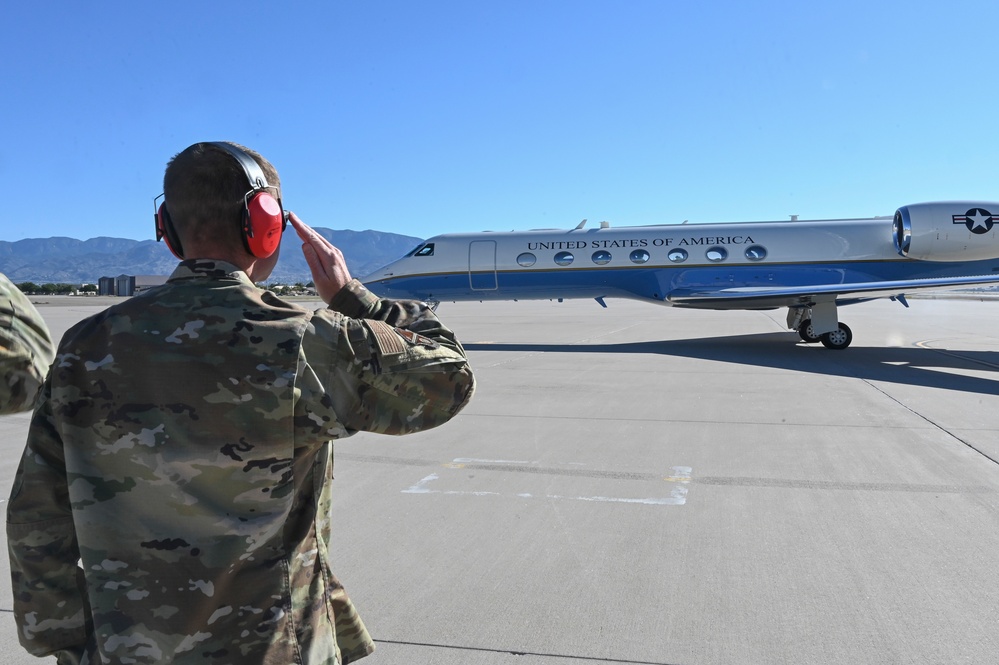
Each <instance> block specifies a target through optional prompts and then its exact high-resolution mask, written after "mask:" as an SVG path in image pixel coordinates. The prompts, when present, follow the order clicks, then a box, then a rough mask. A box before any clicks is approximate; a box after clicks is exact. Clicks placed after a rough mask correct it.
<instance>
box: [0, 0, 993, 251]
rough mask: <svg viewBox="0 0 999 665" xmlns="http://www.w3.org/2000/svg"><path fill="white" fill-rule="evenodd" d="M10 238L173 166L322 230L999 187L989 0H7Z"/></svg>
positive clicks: (111, 200) (131, 207) (145, 191)
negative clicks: (188, 158)
mask: <svg viewBox="0 0 999 665" xmlns="http://www.w3.org/2000/svg"><path fill="white" fill-rule="evenodd" d="M5 24H6V25H7V30H6V31H5V36H4V39H3V40H2V41H0V58H2V62H3V63H4V65H3V67H2V68H0V86H2V90H3V99H4V103H3V104H2V108H0V114H2V115H0V117H2V120H3V122H2V126H3V130H4V138H3V142H2V144H0V177H2V179H3V182H4V183H5V184H6V197H5V199H6V201H5V205H4V206H3V207H2V209H3V211H2V221H0V240H8V241H11V240H19V239H22V238H37V237H42V238H44V237H50V236H70V237H75V238H81V239H85V238H91V237H96V236H115V237H124V238H136V239H143V238H151V237H152V210H153V204H152V200H153V197H154V196H155V195H156V194H158V193H159V192H160V191H161V183H162V175H163V168H164V166H165V164H166V162H167V160H168V159H169V158H170V157H171V156H172V155H174V154H175V153H177V152H179V151H180V150H182V149H184V148H185V147H186V146H188V145H189V144H191V143H194V142H196V141H200V140H233V141H237V142H239V143H243V144H246V145H248V146H250V147H252V148H254V149H256V150H258V151H260V152H261V153H262V154H264V155H265V156H267V157H268V158H269V159H270V160H271V161H272V162H273V163H274V164H275V166H276V167H277V168H278V170H279V171H280V173H281V176H282V180H283V184H284V187H283V189H284V192H283V193H284V202H285V204H286V207H288V208H290V209H292V210H295V211H296V212H298V213H299V215H301V216H302V217H303V219H305V220H306V221H307V222H308V223H310V224H312V225H313V226H323V227H329V228H334V229H345V228H346V229H355V230H364V229H376V230H380V231H390V232H395V233H403V234H406V235H412V236H420V237H429V236H431V235H434V234H438V233H445V232H452V231H474V230H511V229H529V228H538V227H566V228H570V227H572V226H575V225H576V224H577V223H578V222H579V220H580V219H582V218H588V219H589V220H590V223H591V224H595V223H597V222H599V221H600V220H609V221H610V222H611V223H612V224H614V225H635V224H654V223H672V222H680V221H683V220H685V219H689V220H690V221H692V222H693V221H741V220H770V219H787V218H788V216H789V215H792V214H797V215H800V216H801V217H802V218H803V219H804V218H810V219H816V218H818V219H821V218H832V217H861V216H872V215H890V214H892V213H893V212H894V210H895V208H896V207H898V206H900V205H903V204H906V203H915V202H918V201H925V200H937V199H977V200H985V201H992V200H997V199H999V186H997V185H999V183H997V180H996V176H997V168H996V166H995V165H994V162H995V155H997V154H999V150H997V147H999V146H997V142H999V132H997V131H996V116H997V111H999V103H997V92H996V90H997V86H996V82H997V75H996V72H997V71H999V57H997V55H996V53H997V50H996V48H995V45H994V43H993V42H994V40H993V38H992V33H993V32H994V30H995V26H996V25H999V3H995V2H994V0H989V1H982V2H951V3H946V4H945V3H911V2H894V1H891V2H870V0H865V1H863V2H853V1H852V0H848V1H845V2H838V3H806V2H801V1H800V0H797V1H795V2H761V3H743V2H710V1H706V2H702V3H692V2H672V1H667V0H661V1H654V2H653V1H644V0H621V1H611V0H606V1H600V2H596V1H589V0H573V1H572V2H567V1H564V2H545V1H543V0H533V1H521V0H504V1H503V2H482V1H479V0H476V1H474V2H473V1H471V0H466V1H463V2H453V1H448V0H441V1H434V2H413V1H411V0H410V1H398V2H397V1H391V2H389V1H382V0H364V1H361V0H357V1H354V2H347V1H346V0H340V1H338V2H296V1H294V0H291V1H290V2H288V3H286V6H284V7H280V6H279V5H278V4H277V3H257V2H252V1H251V2H229V1H227V0H223V1H219V2H210V3H205V2H188V1H187V0H180V1H177V2H172V3H167V4H163V3H145V2H134V1H129V2H99V1H98V2H88V3H84V2H79V1H69V0H64V1H63V2H58V3H50V2H44V1H43V2H37V3H28V2H22V3H15V4H13V5H11V6H10V7H8V8H7V9H6V10H5Z"/></svg>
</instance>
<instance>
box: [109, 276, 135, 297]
mask: <svg viewBox="0 0 999 665" xmlns="http://www.w3.org/2000/svg"><path fill="white" fill-rule="evenodd" d="M114 294H115V295H116V296H134V295H135V275H118V276H117V277H115V279H114Z"/></svg>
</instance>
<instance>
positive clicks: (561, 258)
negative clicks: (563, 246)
mask: <svg viewBox="0 0 999 665" xmlns="http://www.w3.org/2000/svg"><path fill="white" fill-rule="evenodd" d="M574 258H575V257H574V256H573V255H572V252H559V253H558V254H556V255H555V263H557V264H558V265H560V266H567V265H569V264H570V263H572V261H573V259H574Z"/></svg>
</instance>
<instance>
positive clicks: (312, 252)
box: [288, 212, 351, 304]
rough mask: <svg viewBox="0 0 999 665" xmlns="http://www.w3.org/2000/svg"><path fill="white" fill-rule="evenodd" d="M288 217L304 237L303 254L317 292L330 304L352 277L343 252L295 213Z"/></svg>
mask: <svg viewBox="0 0 999 665" xmlns="http://www.w3.org/2000/svg"><path fill="white" fill-rule="evenodd" d="M288 219H289V220H290V221H291V225H292V226H294V227H295V231H296V232H297V233H298V237H299V238H301V239H302V254H304V255H305V261H306V263H308V264H309V270H311V271H312V281H313V282H314V283H315V285H316V292H317V293H318V294H319V297H320V298H322V299H323V302H325V303H326V304H329V302H330V301H331V300H332V299H333V296H335V295H336V294H337V293H339V292H340V289H342V288H343V287H344V286H345V285H346V284H347V282H349V281H350V279H351V277H350V271H349V270H347V262H346V261H345V260H344V258H343V253H342V252H341V251H340V250H339V249H337V248H336V246H335V245H333V243H331V242H330V241H329V240H327V239H326V238H324V237H322V236H321V235H319V234H318V233H316V232H315V231H313V230H312V228H311V227H310V226H309V225H308V224H306V223H305V222H303V221H302V220H300V219H299V218H298V215H296V214H295V213H293V212H292V213H289V215H288Z"/></svg>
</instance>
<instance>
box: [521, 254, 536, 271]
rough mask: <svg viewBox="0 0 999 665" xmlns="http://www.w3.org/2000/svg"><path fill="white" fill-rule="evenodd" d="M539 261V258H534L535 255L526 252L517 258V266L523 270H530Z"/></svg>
mask: <svg viewBox="0 0 999 665" xmlns="http://www.w3.org/2000/svg"><path fill="white" fill-rule="evenodd" d="M537 261H538V257H536V256H534V254H531V253H530V252H524V253H523V254H521V255H520V256H518V257H517V265H519V266H520V267H522V268H530V267H531V266H533V265H534V264H535V263H537Z"/></svg>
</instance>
